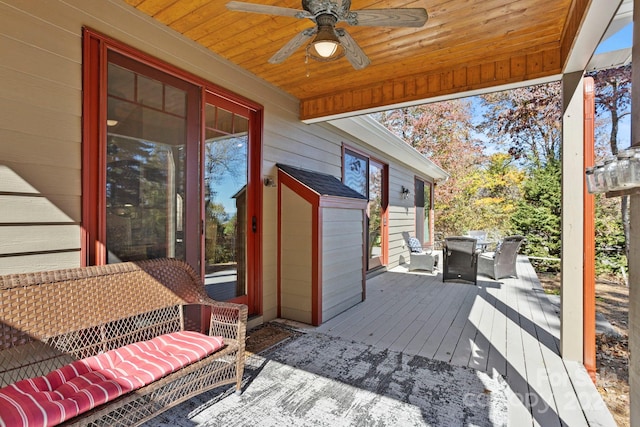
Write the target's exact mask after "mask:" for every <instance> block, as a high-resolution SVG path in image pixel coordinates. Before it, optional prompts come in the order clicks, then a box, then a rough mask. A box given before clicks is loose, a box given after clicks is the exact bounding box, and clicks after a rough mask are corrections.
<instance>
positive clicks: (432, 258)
mask: <svg viewBox="0 0 640 427" xmlns="http://www.w3.org/2000/svg"><path fill="white" fill-rule="evenodd" d="M407 244H408V245H409V271H412V270H427V271H433V270H434V269H435V268H436V266H437V265H438V254H434V253H433V252H432V251H431V250H430V249H428V250H426V251H425V250H424V249H422V244H420V241H419V240H418V239H416V238H415V237H411V238H409V240H408V242H407Z"/></svg>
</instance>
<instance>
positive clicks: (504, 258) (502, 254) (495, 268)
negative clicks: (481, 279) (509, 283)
mask: <svg viewBox="0 0 640 427" xmlns="http://www.w3.org/2000/svg"><path fill="white" fill-rule="evenodd" d="M522 242H524V237H523V236H509V237H505V238H504V239H503V240H502V241H501V242H500V243H498V246H497V247H496V251H495V252H485V253H483V254H481V255H480V257H479V259H478V273H479V274H482V275H485V276H489V277H491V278H492V279H494V280H498V279H502V278H504V277H511V276H513V277H516V278H517V277H518V272H517V270H516V260H517V258H518V250H520V246H521V245H522Z"/></svg>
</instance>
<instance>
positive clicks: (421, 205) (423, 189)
mask: <svg viewBox="0 0 640 427" xmlns="http://www.w3.org/2000/svg"><path fill="white" fill-rule="evenodd" d="M432 195H433V186H432V184H431V183H430V182H427V181H423V180H421V179H420V178H416V179H415V206H416V237H417V238H418V240H420V241H421V242H422V245H423V246H425V247H426V246H431V245H433V224H432V217H433V215H432V213H433V204H432V203H433V202H432V199H433V197H432Z"/></svg>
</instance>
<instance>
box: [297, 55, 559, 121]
mask: <svg viewBox="0 0 640 427" xmlns="http://www.w3.org/2000/svg"><path fill="white" fill-rule="evenodd" d="M561 72H562V62H561V50H560V46H559V45H555V46H554V45H546V46H543V47H541V48H540V49H538V50H535V51H533V52H531V53H526V54H525V53H523V54H518V55H511V56H508V57H505V58H503V59H500V60H496V61H488V62H482V63H474V64H467V65H463V66H460V67H458V68H447V69H438V70H434V71H433V72H430V73H426V74H425V73H422V74H416V75H411V76H408V77H402V78H397V79H391V80H386V81H382V82H380V83H377V84H374V85H371V86H366V87H357V88H350V89H347V90H342V91H335V92H333V93H331V94H330V95H327V96H320V97H315V98H307V99H302V100H301V101H300V119H301V120H302V121H304V122H306V123H312V122H319V121H326V120H328V119H331V118H339V117H345V116H348V115H350V114H349V113H351V115H353V113H354V112H358V111H359V112H362V111H367V110H375V109H378V110H380V109H383V108H382V107H389V106H392V105H396V104H406V103H412V102H413V103H415V104H418V103H424V102H426V100H427V99H430V98H436V97H444V96H447V95H455V94H459V93H466V92H470V91H479V90H483V89H484V90H488V89H492V90H495V87H496V86H503V85H510V84H514V83H520V82H526V81H529V80H534V79H541V78H545V77H549V76H557V75H559V74H560V73H561ZM389 108H391V107H389Z"/></svg>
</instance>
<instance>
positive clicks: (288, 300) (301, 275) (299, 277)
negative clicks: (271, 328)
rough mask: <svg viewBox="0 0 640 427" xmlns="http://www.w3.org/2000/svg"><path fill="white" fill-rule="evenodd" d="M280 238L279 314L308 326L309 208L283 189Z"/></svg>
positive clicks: (309, 314)
mask: <svg viewBox="0 0 640 427" xmlns="http://www.w3.org/2000/svg"><path fill="white" fill-rule="evenodd" d="M281 191H282V210H281V212H280V215H281V223H280V227H281V229H280V235H281V252H280V312H281V316H282V317H283V318H285V319H291V320H297V321H299V322H304V323H311V286H312V277H311V267H312V265H311V264H312V262H313V260H312V257H311V244H312V242H311V237H312V235H311V232H312V222H311V204H310V203H309V202H307V201H306V200H304V199H302V198H301V197H300V196H298V195H297V194H295V193H294V192H293V191H292V190H291V189H290V188H288V187H286V186H283V187H282V189H281Z"/></svg>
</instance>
